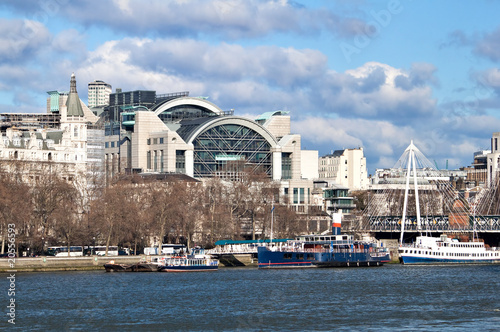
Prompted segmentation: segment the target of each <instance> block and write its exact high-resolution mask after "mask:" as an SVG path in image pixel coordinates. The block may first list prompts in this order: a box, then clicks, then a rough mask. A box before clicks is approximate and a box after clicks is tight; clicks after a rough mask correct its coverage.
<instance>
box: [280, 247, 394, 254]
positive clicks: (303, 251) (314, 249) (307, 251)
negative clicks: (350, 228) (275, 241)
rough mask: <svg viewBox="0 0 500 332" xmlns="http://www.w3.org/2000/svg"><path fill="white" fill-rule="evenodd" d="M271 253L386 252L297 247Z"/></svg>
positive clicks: (371, 249)
mask: <svg viewBox="0 0 500 332" xmlns="http://www.w3.org/2000/svg"><path fill="white" fill-rule="evenodd" d="M273 251H278V252H298V253H353V254H355V253H356V254H357V253H370V252H373V253H376V252H387V251H388V250H387V248H376V249H374V248H344V249H339V248H334V249H331V248H305V249H302V248H298V247H277V248H275V249H274V250H273Z"/></svg>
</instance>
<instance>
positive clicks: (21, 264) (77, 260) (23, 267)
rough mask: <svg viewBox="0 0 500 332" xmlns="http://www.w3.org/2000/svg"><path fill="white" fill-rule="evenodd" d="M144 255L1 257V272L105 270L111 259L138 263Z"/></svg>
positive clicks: (119, 261) (118, 261)
mask: <svg viewBox="0 0 500 332" xmlns="http://www.w3.org/2000/svg"><path fill="white" fill-rule="evenodd" d="M141 258H142V259H143V258H145V256H144V255H142V256H110V257H105V256H86V257H52V256H40V257H21V258H14V259H8V258H0V272H9V271H10V272H13V271H17V272H39V271H79V270H104V264H106V263H107V262H109V261H110V260H114V261H115V262H117V263H124V264H132V263H137V262H139V260H141Z"/></svg>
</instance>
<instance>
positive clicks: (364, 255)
mask: <svg viewBox="0 0 500 332" xmlns="http://www.w3.org/2000/svg"><path fill="white" fill-rule="evenodd" d="M333 220H334V221H333V225H332V235H301V236H298V237H297V238H296V239H294V240H287V241H286V242H284V243H280V244H279V245H275V246H270V245H268V246H260V247H259V248H258V264H259V268H295V267H299V268H305V267H342V266H346V267H347V266H349V267H351V266H381V265H383V264H384V263H386V262H389V261H390V260H391V257H390V253H389V251H388V250H387V248H384V247H381V246H380V247H379V246H378V245H377V242H373V241H368V240H366V241H357V240H354V236H353V235H347V234H340V228H341V215H340V214H334V215H333Z"/></svg>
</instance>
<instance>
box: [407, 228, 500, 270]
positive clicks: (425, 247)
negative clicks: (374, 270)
mask: <svg viewBox="0 0 500 332" xmlns="http://www.w3.org/2000/svg"><path fill="white" fill-rule="evenodd" d="M398 253H399V261H400V262H401V263H402V264H492V263H500V250H499V249H498V248H486V246H485V245H484V242H479V241H477V242H474V241H473V242H461V241H458V240H457V239H450V238H449V237H448V236H446V235H444V234H443V235H441V236H440V237H431V236H418V237H417V238H416V241H415V242H414V243H412V244H403V245H401V246H400V247H399V249H398Z"/></svg>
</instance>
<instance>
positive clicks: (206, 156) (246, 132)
mask: <svg viewBox="0 0 500 332" xmlns="http://www.w3.org/2000/svg"><path fill="white" fill-rule="evenodd" d="M193 145H194V176H195V177H211V176H214V175H215V174H217V173H221V172H226V171H231V172H234V171H235V168H236V170H237V171H242V170H243V169H250V171H252V172H258V171H262V172H265V173H266V174H267V175H268V176H269V177H271V176H272V154H271V153H270V148H271V146H270V144H269V143H268V142H267V141H266V139H265V138H264V137H262V136H261V135H260V134H259V133H257V132H256V131H254V130H252V129H250V128H247V127H244V126H241V125H236V124H226V125H220V126H217V127H214V128H211V129H208V130H206V131H204V132H202V133H201V134H200V135H198V137H196V139H195V140H194V141H193Z"/></svg>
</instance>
